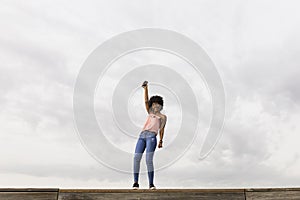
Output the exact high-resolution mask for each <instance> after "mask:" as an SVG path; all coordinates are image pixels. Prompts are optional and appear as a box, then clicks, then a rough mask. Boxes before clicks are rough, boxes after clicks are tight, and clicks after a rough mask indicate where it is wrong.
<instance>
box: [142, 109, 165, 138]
mask: <svg viewBox="0 0 300 200" xmlns="http://www.w3.org/2000/svg"><path fill="white" fill-rule="evenodd" d="M160 118H161V117H159V116H157V115H154V114H152V113H150V114H149V115H148V117H147V120H146V122H145V125H144V127H143V131H144V130H148V131H152V132H155V133H156V134H157V133H158V130H159V127H160Z"/></svg>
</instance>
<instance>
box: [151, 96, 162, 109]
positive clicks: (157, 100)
mask: <svg viewBox="0 0 300 200" xmlns="http://www.w3.org/2000/svg"><path fill="white" fill-rule="evenodd" d="M148 103H149V108H151V107H152V104H153V103H158V104H159V105H161V106H162V107H163V106H164V100H163V98H162V97H161V96H158V95H155V96H152V97H151V98H150V99H149V101H148Z"/></svg>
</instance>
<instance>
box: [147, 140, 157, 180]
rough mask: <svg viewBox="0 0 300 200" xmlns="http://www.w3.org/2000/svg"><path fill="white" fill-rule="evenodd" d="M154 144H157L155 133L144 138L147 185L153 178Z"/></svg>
mask: <svg viewBox="0 0 300 200" xmlns="http://www.w3.org/2000/svg"><path fill="white" fill-rule="evenodd" d="M156 144H157V139H156V136H155V135H154V136H151V137H148V138H146V146H147V149H146V164H147V170H148V179H149V185H150V184H153V179H154V167H153V156H154V151H155V148H156Z"/></svg>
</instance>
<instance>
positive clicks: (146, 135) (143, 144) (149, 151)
mask: <svg viewBox="0 0 300 200" xmlns="http://www.w3.org/2000/svg"><path fill="white" fill-rule="evenodd" d="M156 144H157V140H156V134H155V133H154V132H150V131H147V130H145V131H142V132H141V133H140V137H139V139H138V141H137V143H136V147H135V153H134V162H133V170H134V172H133V174H134V182H138V180H139V172H140V162H141V159H142V156H143V153H144V151H145V148H146V165H147V171H148V179H149V184H153V178H154V167H153V155H154V151H155V148H156Z"/></svg>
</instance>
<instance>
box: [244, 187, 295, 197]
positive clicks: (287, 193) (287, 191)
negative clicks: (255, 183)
mask: <svg viewBox="0 0 300 200" xmlns="http://www.w3.org/2000/svg"><path fill="white" fill-rule="evenodd" d="M245 195H246V199H247V200H287V199H288V200H300V188H251V189H246V190H245Z"/></svg>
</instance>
